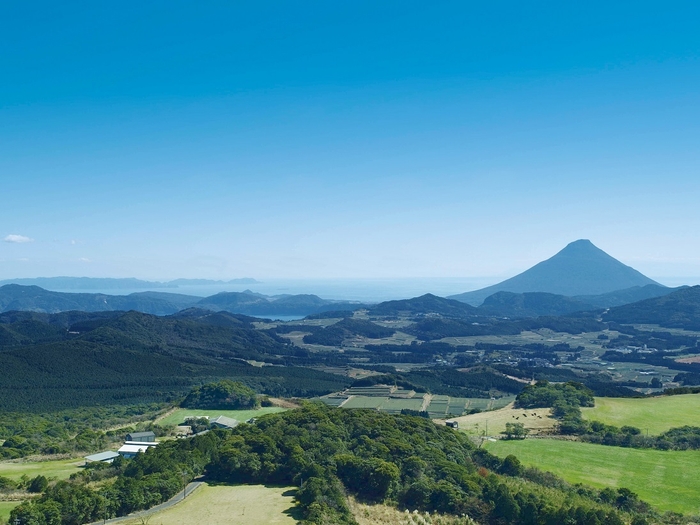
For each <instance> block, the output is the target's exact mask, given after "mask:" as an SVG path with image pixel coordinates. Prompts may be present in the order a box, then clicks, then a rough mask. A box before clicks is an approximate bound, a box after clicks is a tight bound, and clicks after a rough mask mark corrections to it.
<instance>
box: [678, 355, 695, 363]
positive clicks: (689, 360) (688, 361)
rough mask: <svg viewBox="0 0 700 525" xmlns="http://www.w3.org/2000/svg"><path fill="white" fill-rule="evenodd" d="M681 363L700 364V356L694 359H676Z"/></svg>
mask: <svg viewBox="0 0 700 525" xmlns="http://www.w3.org/2000/svg"><path fill="white" fill-rule="evenodd" d="M676 361H677V362H679V363H700V355H695V356H693V357H684V358H682V359H676Z"/></svg>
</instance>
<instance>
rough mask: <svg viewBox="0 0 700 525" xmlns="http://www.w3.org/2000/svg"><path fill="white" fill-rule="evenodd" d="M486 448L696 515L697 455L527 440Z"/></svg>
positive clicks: (699, 509) (699, 494) (699, 499)
mask: <svg viewBox="0 0 700 525" xmlns="http://www.w3.org/2000/svg"><path fill="white" fill-rule="evenodd" d="M485 446H486V448H487V450H488V451H489V452H491V453H492V454H496V455H497V456H500V457H505V456H507V455H509V454H514V455H516V456H517V457H518V459H520V461H521V462H522V463H523V464H525V465H529V466H536V467H537V468H539V469H541V470H546V471H550V472H553V473H554V474H557V475H558V476H561V477H563V478H564V479H565V480H567V481H568V482H570V483H584V484H587V485H592V486H594V487H599V488H603V487H613V488H617V487H626V488H628V489H630V490H632V491H633V492H636V493H637V494H639V497H640V498H641V499H642V500H644V501H646V502H648V503H650V504H652V505H654V506H655V507H657V508H659V509H661V510H670V511H674V512H682V513H686V514H700V477H698V475H697V473H698V472H699V471H700V453H698V452H697V451H692V450H690V451H660V450H649V449H644V450H640V449H631V448H619V447H608V446H604V445H592V444H589V443H580V442H575V441H559V440H552V439H526V440H523V441H504V440H500V441H497V442H487V443H486V444H485Z"/></svg>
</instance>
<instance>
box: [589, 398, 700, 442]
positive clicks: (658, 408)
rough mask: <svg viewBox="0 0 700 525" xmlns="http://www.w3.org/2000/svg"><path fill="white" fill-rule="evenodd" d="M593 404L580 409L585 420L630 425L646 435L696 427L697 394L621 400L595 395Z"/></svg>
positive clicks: (698, 420) (699, 413)
mask: <svg viewBox="0 0 700 525" xmlns="http://www.w3.org/2000/svg"><path fill="white" fill-rule="evenodd" d="M595 404H596V406H595V407H593V408H584V409H582V412H583V416H584V417H585V418H586V419H597V420H598V421H602V422H603V423H607V424H609V425H615V426H618V427H620V426H623V425H630V426H633V427H637V428H640V429H641V430H642V431H643V432H646V430H647V429H648V430H649V434H660V433H662V432H664V431H666V430H668V429H669V428H672V427H681V426H683V425H692V426H700V395H698V394H688V395H683V396H663V397H650V398H646V399H624V398H608V397H603V398H601V397H597V398H596V400H595Z"/></svg>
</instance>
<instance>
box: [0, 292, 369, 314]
mask: <svg viewBox="0 0 700 525" xmlns="http://www.w3.org/2000/svg"><path fill="white" fill-rule="evenodd" d="M363 306H364V305H362V304H360V303H356V302H351V301H333V300H326V299H321V298H320V297H318V296H316V295H309V294H300V295H280V296H266V295H262V294H257V293H253V292H251V291H245V292H222V293H219V294H216V295H212V296H210V297H205V298H202V297H195V296H192V295H183V294H175V293H167V292H139V293H132V294H129V295H107V294H102V293H64V292H51V291H48V290H44V289H43V288H39V287H38V286H21V285H18V284H7V285H5V286H0V312H7V311H13V310H23V311H31V312H44V313H58V312H65V311H70V310H81V311H85V312H104V311H112V310H123V311H127V310H136V311H139V312H143V313H149V314H154V315H170V314H174V313H176V312H179V311H180V310H184V309H186V308H191V307H197V308H203V309H207V310H212V311H222V310H223V311H227V312H231V313H240V314H246V315H257V316H266V315H298V316H305V315H310V314H317V313H321V312H326V311H329V310H348V309H351V310H354V309H357V308H360V307H363Z"/></svg>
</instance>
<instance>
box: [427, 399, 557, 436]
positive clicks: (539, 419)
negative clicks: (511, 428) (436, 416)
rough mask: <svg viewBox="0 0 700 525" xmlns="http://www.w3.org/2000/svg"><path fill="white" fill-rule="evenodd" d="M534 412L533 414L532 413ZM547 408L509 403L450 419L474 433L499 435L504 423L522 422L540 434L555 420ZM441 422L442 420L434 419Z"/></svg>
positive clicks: (549, 427)
mask: <svg viewBox="0 0 700 525" xmlns="http://www.w3.org/2000/svg"><path fill="white" fill-rule="evenodd" d="M533 414H534V415H533ZM551 414H552V410H551V409H549V408H534V409H533V408H528V409H521V408H517V409H516V408H513V404H512V403H511V404H510V405H508V406H507V407H505V408H502V409H500V410H492V411H489V412H480V413H479V414H471V415H468V416H461V417H453V418H450V420H453V421H457V422H459V429H460V430H461V431H463V432H467V433H469V434H475V435H487V436H500V435H501V432H503V431H504V430H505V429H506V423H523V425H525V428H527V429H529V430H530V434H535V435H536V434H542V433H546V432H548V431H549V430H552V429H553V428H554V425H555V420H554V419H552V418H551V417H550V416H551ZM436 421H437V422H438V423H443V424H444V420H436Z"/></svg>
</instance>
